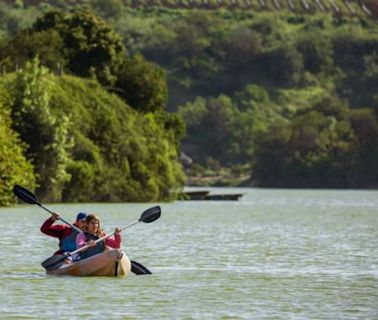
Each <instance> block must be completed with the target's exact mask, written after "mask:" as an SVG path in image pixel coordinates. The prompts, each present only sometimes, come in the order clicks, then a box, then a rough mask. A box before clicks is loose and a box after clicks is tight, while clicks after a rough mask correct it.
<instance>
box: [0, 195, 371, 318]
mask: <svg viewBox="0 0 378 320" xmlns="http://www.w3.org/2000/svg"><path fill="white" fill-rule="evenodd" d="M209 190H211V191H212V192H214V193H244V196H243V197H242V198H241V199H240V200H239V201H177V202H173V203H159V205H160V206H161V208H162V216H161V218H160V219H159V220H157V221H155V222H153V223H150V224H144V223H139V224H137V225H135V226H133V227H131V228H129V229H127V230H125V232H124V234H123V248H124V249H125V251H126V253H127V254H128V256H129V257H130V258H131V259H133V260H136V261H138V262H140V263H142V264H143V265H145V266H146V267H147V268H149V269H150V270H151V271H152V272H153V274H152V275H148V276H136V275H134V274H131V275H129V277H127V278H100V277H94V278H74V277H57V276H49V275H46V274H45V273H44V270H43V268H42V267H41V266H40V263H41V261H42V260H44V259H45V258H46V257H48V256H49V255H50V254H51V253H52V252H53V251H54V250H55V249H56V247H57V240H56V239H53V238H50V237H48V236H45V235H43V234H41V233H40V231H39V227H40V225H41V224H42V222H43V221H44V219H45V218H47V217H48V214H47V212H45V211H43V210H42V209H40V208H39V207H38V206H35V205H34V206H33V205H18V206H15V207H12V208H0V221H1V225H2V228H3V230H2V232H1V236H0V250H1V251H0V252H1V259H0V285H1V287H0V318H1V319H52V318H54V319H364V320H366V319H378V192H377V191H356V190H272V189H227V188H210V189H209ZM154 205H156V203H140V204H130V203H116V204H104V203H86V204H47V205H46V206H47V207H48V208H50V209H53V210H56V211H59V212H60V213H61V214H62V216H63V217H64V218H65V219H67V220H68V219H69V220H73V219H74V217H75V216H76V213H77V212H79V211H89V212H96V213H97V214H99V215H100V216H101V217H102V221H103V227H104V229H105V231H108V232H109V231H111V230H113V228H114V227H115V226H120V227H122V226H125V225H127V224H129V223H130V222H133V221H134V220H136V219H138V218H139V216H140V214H141V213H142V212H143V211H144V210H145V209H147V208H149V207H151V206H154Z"/></svg>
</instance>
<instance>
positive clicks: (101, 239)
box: [67, 220, 141, 256]
mask: <svg viewBox="0 0 378 320" xmlns="http://www.w3.org/2000/svg"><path fill="white" fill-rule="evenodd" d="M140 221H141V220H136V221H134V222H133V223H130V224H128V225H127V226H125V227H123V228H121V230H120V231H119V232H122V231H123V230H125V229H127V228H130V227H131V226H133V225H135V224H137V223H138V222H140ZM115 234H116V233H115V232H113V233H110V234H107V235H106V236H103V237H101V238H99V239H97V240H96V241H94V244H97V243H99V242H101V241H104V240H106V239H107V238H109V237H111V236H114V235H115ZM90 247H91V246H89V245H86V246H84V247H81V248H79V249H76V250H75V251H72V252H68V253H67V256H72V255H73V254H76V253H79V252H81V251H84V250H86V249H88V248H90Z"/></svg>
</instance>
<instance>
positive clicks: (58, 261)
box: [42, 206, 161, 275]
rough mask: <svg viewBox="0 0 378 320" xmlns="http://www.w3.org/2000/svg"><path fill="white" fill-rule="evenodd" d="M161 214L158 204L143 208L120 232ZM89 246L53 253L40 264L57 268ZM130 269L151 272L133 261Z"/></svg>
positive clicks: (101, 239) (153, 219)
mask: <svg viewBox="0 0 378 320" xmlns="http://www.w3.org/2000/svg"><path fill="white" fill-rule="evenodd" d="M160 215H161V209H160V207H159V206H155V207H152V208H149V209H147V210H145V211H144V212H143V213H142V215H141V216H140V218H139V219H138V220H136V221H134V222H132V223H130V224H128V225H127V226H125V227H123V228H121V230H120V232H122V231H123V230H125V229H127V228H130V227H131V226H133V225H135V224H137V223H139V222H145V223H151V222H153V221H155V220H157V219H159V217H160ZM114 234H115V232H113V233H110V234H108V235H106V236H103V237H101V238H99V239H97V240H96V241H94V244H97V243H99V242H101V241H104V240H105V239H107V238H109V237H111V236H113V235H114ZM89 247H90V246H89V245H86V246H84V247H81V248H79V249H76V250H75V251H72V252H65V253H64V254H63V255H54V256H52V257H50V258H48V259H46V260H45V261H43V262H42V266H43V267H44V268H45V269H47V270H49V271H50V270H55V269H57V268H59V267H60V266H61V265H62V262H63V261H64V260H65V259H67V257H69V256H72V255H74V254H76V253H79V252H81V251H83V250H86V249H88V248H89ZM131 271H133V272H134V273H135V274H137V275H140V274H151V271H149V270H148V269H147V268H146V267H144V266H142V265H141V264H140V263H137V262H135V261H134V266H133V265H132V268H131Z"/></svg>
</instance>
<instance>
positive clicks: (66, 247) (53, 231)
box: [41, 212, 87, 255]
mask: <svg viewBox="0 0 378 320" xmlns="http://www.w3.org/2000/svg"><path fill="white" fill-rule="evenodd" d="M86 217H87V214H86V213H84V212H80V213H78V215H77V216H76V221H75V222H74V223H73V225H74V226H75V227H78V228H79V229H80V230H85V226H86V222H85V219H86ZM59 218H60V215H59V213H57V212H54V213H53V214H52V215H51V217H50V218H49V219H47V220H46V221H45V222H44V223H43V224H42V226H41V232H42V233H44V234H47V235H49V236H51V237H55V238H58V239H59V250H58V251H57V252H55V253H54V255H56V254H63V253H64V252H67V251H74V250H76V248H77V247H76V237H77V235H78V234H79V231H77V230H76V229H74V228H72V227H70V226H68V225H65V224H57V225H53V224H54V222H55V221H57V220H59Z"/></svg>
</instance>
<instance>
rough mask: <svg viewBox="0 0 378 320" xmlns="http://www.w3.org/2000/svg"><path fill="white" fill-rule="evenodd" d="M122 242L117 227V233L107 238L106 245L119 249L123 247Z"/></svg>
mask: <svg viewBox="0 0 378 320" xmlns="http://www.w3.org/2000/svg"><path fill="white" fill-rule="evenodd" d="M121 242H122V238H121V234H120V233H119V232H117V229H116V233H115V235H114V236H111V237H109V238H106V240H105V245H107V246H109V247H111V248H114V249H119V248H121Z"/></svg>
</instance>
